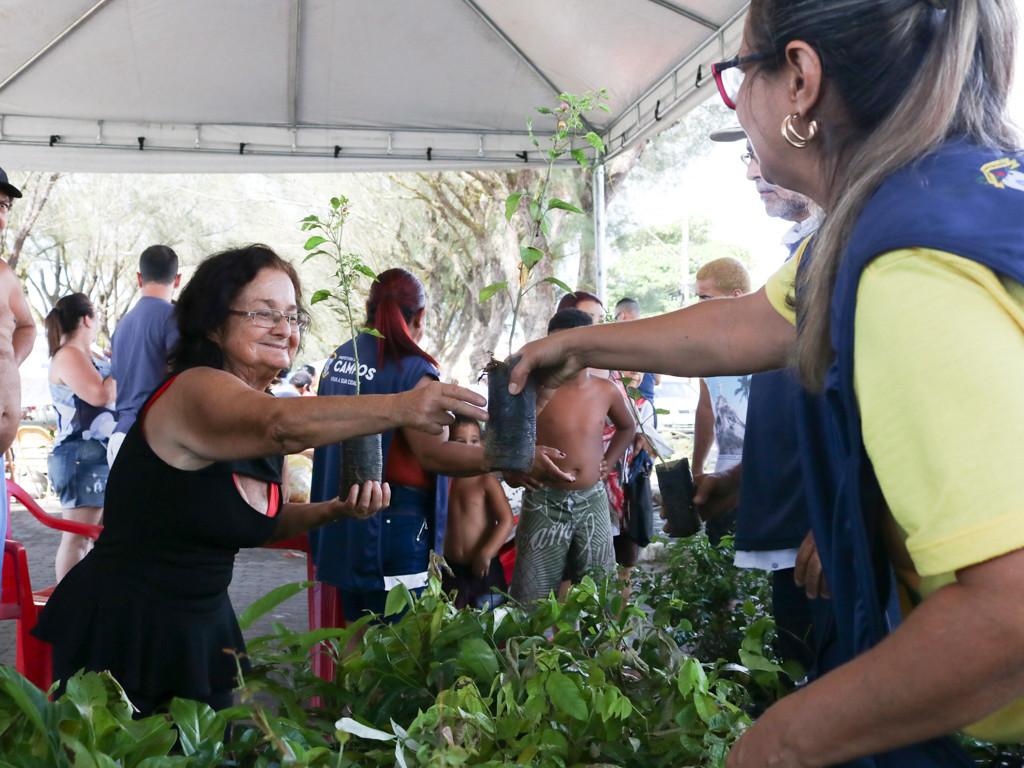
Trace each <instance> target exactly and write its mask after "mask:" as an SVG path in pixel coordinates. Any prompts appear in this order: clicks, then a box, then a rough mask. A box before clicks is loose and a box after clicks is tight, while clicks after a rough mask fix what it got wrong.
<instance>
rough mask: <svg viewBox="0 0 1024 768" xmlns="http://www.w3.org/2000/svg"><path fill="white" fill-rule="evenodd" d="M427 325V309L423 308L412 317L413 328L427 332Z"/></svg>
mask: <svg viewBox="0 0 1024 768" xmlns="http://www.w3.org/2000/svg"><path fill="white" fill-rule="evenodd" d="M426 323H427V308H426V307H423V308H421V309H420V310H419V312H417V313H416V314H415V315H413V316H412V326H413V327H414V328H416V329H417V330H420V331H422V330H425V329H426Z"/></svg>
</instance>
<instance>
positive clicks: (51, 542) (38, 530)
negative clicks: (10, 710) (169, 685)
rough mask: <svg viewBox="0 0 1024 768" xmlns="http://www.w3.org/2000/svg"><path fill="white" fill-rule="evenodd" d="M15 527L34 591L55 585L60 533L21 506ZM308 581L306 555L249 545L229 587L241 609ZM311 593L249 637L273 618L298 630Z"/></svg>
mask: <svg viewBox="0 0 1024 768" xmlns="http://www.w3.org/2000/svg"><path fill="white" fill-rule="evenodd" d="M42 506H43V507H44V508H45V509H46V511H48V512H50V513H52V514H60V504H59V503H57V501H56V499H52V500H43V503H42ZM11 531H12V533H13V536H14V539H15V540H17V541H20V542H21V543H22V544H23V545H24V547H25V551H26V552H28V558H29V573H30V575H31V578H32V588H33V589H37V590H38V589H43V588H45V587H48V586H51V585H52V584H53V583H54V573H53V562H54V556H55V555H56V552H57V545H58V543H59V542H60V532H59V531H55V530H53V529H52V528H47V527H46V526H44V525H42V524H40V523H38V522H37V521H36V519H35V518H34V517H33V516H32V515H31V514H29V513H28V511H27V510H25V508H24V507H22V506H21V505H18V504H15V505H13V506H12V507H11ZM305 579H306V560H305V555H302V554H301V553H295V552H287V551H285V550H280V549H244V550H242V551H241V552H239V554H238V557H237V558H236V560H235V575H234V579H233V580H232V583H231V588H230V590H229V592H230V595H231V602H232V603H233V604H234V606H235V611H236V612H238V613H241V612H242V611H243V610H245V608H246V607H248V606H249V605H250V604H251V603H252V602H253V601H254V600H256V599H258V598H260V597H262V596H263V595H265V594H266V593H267V592H269V591H270V590H271V589H273V588H274V587H277V586H280V585H281V584H290V583H293V582H297V581H304V580H305ZM307 616H308V614H307V611H306V596H305V592H302V593H299V594H298V595H296V596H295V597H293V598H291V599H289V600H287V601H286V602H284V603H282V604H281V605H279V606H278V607H277V608H276V609H275V610H274V611H273V612H272V613H270V614H268V615H267V616H264V617H263V619H261V620H260V621H258V622H257V623H256V624H255V625H254V626H253V628H252V629H251V630H249V631H248V632H246V633H245V635H246V637H255V636H257V635H261V634H266V633H267V632H269V627H270V623H271V621H280V622H282V623H283V624H285V625H287V626H289V627H293V628H295V629H300V630H301V629H304V628H305V627H306V626H308V625H307V624H306V622H307V620H308V619H307ZM15 640H16V633H15V622H14V621H0V664H8V665H11V666H14V663H15V653H16V645H15Z"/></svg>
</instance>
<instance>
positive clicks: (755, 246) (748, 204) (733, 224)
mask: <svg viewBox="0 0 1024 768" xmlns="http://www.w3.org/2000/svg"><path fill="white" fill-rule="evenodd" d="M1021 18H1022V24H1024V14H1022V17H1021ZM1019 40H1020V41H1021V42H1020V44H1021V45H1022V47H1024V29H1022V30H1021V35H1020V38H1019ZM713 98H719V97H718V94H717V92H716V93H714V96H713ZM1010 104H1011V106H1010V114H1011V116H1012V117H1013V119H1014V121H1015V122H1016V123H1017V126H1018V128H1019V129H1020V130H1021V132H1022V134H1024V51H1021V55H1018V56H1017V63H1016V72H1015V76H1014V89H1013V91H1012V93H1011V97H1010ZM743 151H744V146H743V144H742V143H741V142H732V143H725V144H720V143H715V142H712V141H710V140H709V141H708V151H707V154H706V155H705V156H704V157H703V158H701V159H698V160H696V161H694V162H693V163H692V164H691V165H690V167H689V168H688V169H687V172H686V174H685V176H684V177H683V178H682V179H681V180H680V183H676V184H674V185H672V186H671V187H664V188H660V189H652V190H648V191H647V193H646V194H634V195H631V196H630V197H631V199H630V203H631V204H632V206H633V210H634V215H635V216H637V218H638V220H639V221H640V222H641V223H642V224H645V225H652V224H665V223H668V222H673V221H678V220H679V218H680V215H681V212H683V211H686V212H689V213H690V214H691V215H692V214H702V215H704V216H707V217H708V218H709V219H710V220H711V222H712V227H711V237H712V239H714V240H719V241H721V242H725V243H731V244H735V245H739V246H742V247H744V248H747V249H748V250H749V251H750V253H751V255H752V256H753V259H754V263H755V265H756V266H755V267H754V268H753V269H752V270H751V276H752V278H753V283H754V284H755V285H761V284H762V283H763V282H764V281H765V280H766V279H767V278H768V277H769V276H770V275H771V274H772V272H774V271H775V269H776V268H777V267H778V266H779V265H780V264H781V263H782V261H783V260H784V259H785V256H786V250H785V249H784V248H783V246H782V245H781V244H780V239H781V238H782V235H783V234H784V233H785V232H786V230H787V229H789V227H790V226H791V225H790V223H789V222H785V221H782V220H780V219H772V218H769V217H768V216H766V215H765V212H764V206H763V205H762V204H761V200H760V198H759V196H758V195H757V193H756V191H755V190H754V184H753V183H752V182H750V181H747V179H746V176H745V173H746V169H745V168H744V166H743V165H742V163H741V161H740V159H739V158H740V155H741V154H742V152H743Z"/></svg>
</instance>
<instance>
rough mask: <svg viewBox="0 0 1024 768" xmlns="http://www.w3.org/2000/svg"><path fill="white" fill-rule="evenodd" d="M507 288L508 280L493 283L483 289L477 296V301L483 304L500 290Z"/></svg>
mask: <svg viewBox="0 0 1024 768" xmlns="http://www.w3.org/2000/svg"><path fill="white" fill-rule="evenodd" d="M506 288H508V283H507V282H505V283H491V284H490V285H488V286H487V287H486V288H483V289H481V291H480V295H479V297H478V298H477V301H479V302H480V303H481V304H483V303H484V302H485V301H487V300H488V299H489V298H491V297H492V296H493V295H494V294H496V293H497V292H498V291H503V290H505V289H506Z"/></svg>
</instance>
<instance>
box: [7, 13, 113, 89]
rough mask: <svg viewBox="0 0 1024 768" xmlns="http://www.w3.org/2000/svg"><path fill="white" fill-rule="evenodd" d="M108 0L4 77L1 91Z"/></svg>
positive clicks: (74, 22)
mask: <svg viewBox="0 0 1024 768" xmlns="http://www.w3.org/2000/svg"><path fill="white" fill-rule="evenodd" d="M108 2H110V0H98V1H97V3H96V4H95V5H93V7H92V8H90V9H89V10H87V11H86V12H85V13H83V14H82V15H81V16H79V17H78V18H77V19H75V20H74V21H73V22H71V24H69V25H68V27H67V28H66V29H65V30H64V31H63V32H61V33H60V34H59V35H57V36H56V37H55V38H53V40H51V41H50V42H48V43H47V44H46V45H45V46H43V47H42V48H40V49H39V50H38V51H37V52H36V53H35V55H33V56H32V58H30V59H29V60H28V61H26V62H25V63H24V64H22V65H21V66H20V67H18V68H17V69H16V70H14V71H13V72H12V73H11V74H9V75H8V76H7V77H6V78H5V79H4V81H3V82H0V91H2V90H3V89H4V88H6V87H7V86H8V85H10V84H11V83H12V82H14V81H15V80H16V79H17V78H18V77H19V76H20V75H21V73H22V72H24V71H25V70H26V69H28V68H29V67H31V66H32V65H33V64H35V63H36V62H37V61H39V59H41V58H43V56H45V55H46V54H47V53H49V52H50V49H52V48H53V47H54V46H56V45H57V44H58V43H60V42H61V41H63V40H64V38H66V37H67V36H68V35H70V34H71V33H72V32H74V31H75V30H76V29H78V27H80V26H81V25H82V24H84V23H85V22H86V21H87V20H88V19H89V17H90V16H92V15H93V14H94V13H96V11H98V10H99V9H100V8H102V7H103V6H104V5H106V4H107V3H108Z"/></svg>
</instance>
